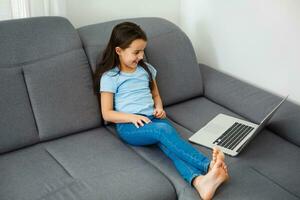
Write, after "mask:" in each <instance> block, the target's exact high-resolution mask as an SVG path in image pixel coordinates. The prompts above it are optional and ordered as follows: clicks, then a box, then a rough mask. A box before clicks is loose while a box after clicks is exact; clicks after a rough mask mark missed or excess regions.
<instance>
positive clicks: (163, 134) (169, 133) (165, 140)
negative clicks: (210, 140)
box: [116, 115, 210, 184]
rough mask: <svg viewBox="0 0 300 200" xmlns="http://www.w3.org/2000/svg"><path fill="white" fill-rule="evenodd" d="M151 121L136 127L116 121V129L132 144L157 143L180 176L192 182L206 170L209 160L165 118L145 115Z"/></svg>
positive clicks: (124, 139)
mask: <svg viewBox="0 0 300 200" xmlns="http://www.w3.org/2000/svg"><path fill="white" fill-rule="evenodd" d="M147 117H148V118H149V119H150V120H151V121H152V122H150V123H149V124H146V123H144V126H140V127H139V128H136V126H135V125H134V124H132V123H118V124H116V129H117V132H118V134H119V136H120V137H121V139H122V140H123V141H125V142H126V143H128V144H130V145H134V146H145V145H152V144H157V145H158V147H159V148H160V149H161V150H162V151H163V152H164V153H165V154H166V155H167V156H168V157H169V158H170V159H171V160H172V161H173V163H174V165H175V167H176V169H177V170H178V171H179V173H180V174H181V176H182V177H183V178H184V180H186V181H187V182H189V183H190V184H192V181H193V179H194V178H195V177H196V176H199V175H204V174H206V173H207V171H208V167H209V164H210V160H209V159H208V158H207V157H205V156H204V155H203V154H202V153H200V152H199V151H197V150H196V149H195V148H194V147H193V146H192V145H191V144H190V143H188V142H186V141H185V140H184V139H182V138H181V137H180V136H179V134H178V132H177V131H176V129H175V128H174V127H173V126H172V125H171V124H170V123H169V122H168V120H166V119H158V118H155V117H154V116H153V115H151V116H147Z"/></svg>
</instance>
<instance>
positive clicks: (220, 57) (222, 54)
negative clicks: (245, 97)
mask: <svg viewBox="0 0 300 200" xmlns="http://www.w3.org/2000/svg"><path fill="white" fill-rule="evenodd" d="M180 25H181V27H182V28H183V30H184V31H185V32H186V33H187V35H188V36H189V37H190V39H191V40H192V43H193V45H194V48H195V50H196V53H197V57H198V61H199V62H201V63H205V64H208V65H210V66H212V67H215V68H218V69H219V70H221V71H223V72H225V73H228V74H231V75H233V76H235V77H239V78H240V79H242V80H245V81H247V82H250V83H252V84H255V85H256V86H259V87H261V88H264V89H266V90H268V91H271V92H273V93H275V94H279V95H285V94H290V100H292V101H294V102H296V103H297V104H300V88H299V86H300V78H299V76H300V1H299V0H284V1H282V0H264V1H261V0H251V1H250V0H248V1H245V0H242V1H241V0H227V1H218V0H183V1H182V4H181V21H180Z"/></svg>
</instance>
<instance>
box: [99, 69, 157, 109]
mask: <svg viewBox="0 0 300 200" xmlns="http://www.w3.org/2000/svg"><path fill="white" fill-rule="evenodd" d="M146 64H147V66H148V69H149V71H150V72H151V74H152V79H155V77H156V69H155V68H154V67H153V66H152V65H150V64H148V63H146ZM100 92H112V93H114V110H116V111H118V112H124V113H139V114H144V115H152V114H153V110H154V101H153V98H152V94H151V90H150V88H149V76H148V73H147V72H146V70H145V69H144V68H143V67H141V66H139V65H138V66H137V68H136V70H135V71H134V72H132V73H128V72H122V71H120V70H119V68H118V67H115V68H113V69H111V70H109V71H107V72H105V73H104V74H103V75H102V77H101V80H100Z"/></svg>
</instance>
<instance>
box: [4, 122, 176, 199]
mask: <svg viewBox="0 0 300 200" xmlns="http://www.w3.org/2000/svg"><path fill="white" fill-rule="evenodd" d="M0 176H1V179H0V186H1V187H0V199H1V200H11V199H24V200H33V199H45V200H50V199H51V200H52V199H53V200H54V199H58V200H69V199H70V200H71V199H72V200H75V199H76V200H79V199H80V200H81V199H88V200H98V199H99V198H100V199H103V200H106V199H107V200H110V199H149V200H152V199H166V200H169V199H176V193H175V192H174V191H173V186H172V185H171V184H170V182H169V181H168V179H166V178H165V177H164V176H163V175H162V174H161V173H160V172H159V171H158V170H157V169H155V168H153V167H152V166H151V165H150V164H149V163H148V162H146V161H145V160H143V159H141V158H140V157H139V156H138V155H137V154H136V153H134V152H133V151H132V150H130V149H129V148H128V147H126V146H125V145H124V144H122V143H121V142H120V141H118V140H117V139H116V138H115V137H114V136H113V135H112V134H110V133H109V132H108V131H106V130H105V129H104V128H99V129H94V130H92V131H88V132H83V133H81V134H75V135H72V136H68V137H64V138H61V139H59V140H53V141H51V142H47V143H41V144H38V145H35V146H32V147H29V148H26V149H25V150H22V151H16V152H13V153H8V154H6V155H4V156H1V157H0ZM129 191H130V192H129Z"/></svg>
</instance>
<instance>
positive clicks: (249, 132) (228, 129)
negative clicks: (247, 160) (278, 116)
mask: <svg viewBox="0 0 300 200" xmlns="http://www.w3.org/2000/svg"><path fill="white" fill-rule="evenodd" d="M287 98H288V96H286V97H285V98H283V99H282V101H280V103H279V104H278V105H277V106H276V107H275V108H274V109H273V110H272V111H271V112H270V113H269V114H268V115H267V116H266V117H265V118H264V119H263V120H262V121H261V122H260V124H255V123H251V122H249V121H245V120H242V119H238V118H235V117H231V116H229V115H225V114H222V113H221V114H218V115H217V116H216V117H215V118H213V119H212V120H211V121H209V122H208V123H207V124H206V125H205V126H204V127H202V128H201V129H200V130H199V131H197V132H196V133H195V134H194V135H192V137H190V138H189V141H191V142H193V143H196V144H200V145H202V146H206V147H209V148H213V147H215V146H218V147H219V148H220V149H221V150H222V151H223V152H224V153H226V154H227V155H230V156H237V155H238V154H239V153H240V152H241V150H242V149H243V148H244V147H245V146H246V145H247V144H248V142H250V141H251V140H252V139H253V138H254V136H255V135H256V134H258V133H259V132H260V131H261V130H262V129H263V128H264V127H265V125H266V124H267V122H268V121H269V120H270V119H271V117H272V116H273V115H274V113H275V112H276V111H277V109H278V108H279V107H280V106H281V105H282V104H283V102H284V101H285V100H286V99H287Z"/></svg>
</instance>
